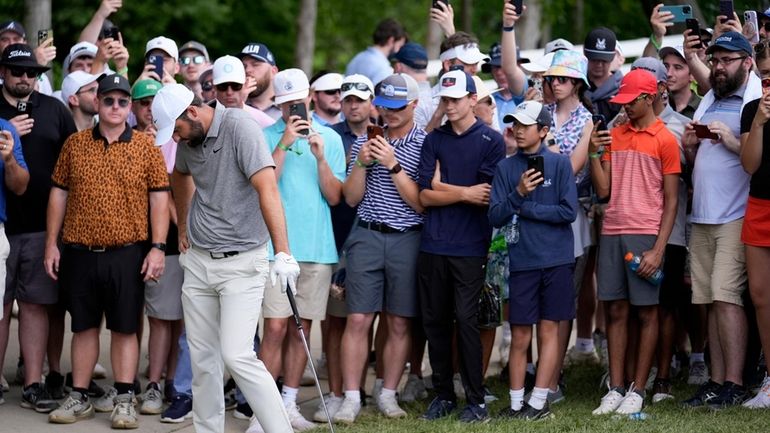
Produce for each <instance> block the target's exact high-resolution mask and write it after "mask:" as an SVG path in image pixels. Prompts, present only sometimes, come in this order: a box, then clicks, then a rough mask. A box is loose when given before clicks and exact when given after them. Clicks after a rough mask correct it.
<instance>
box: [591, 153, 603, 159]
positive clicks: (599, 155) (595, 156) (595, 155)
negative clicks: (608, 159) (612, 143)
mask: <svg viewBox="0 0 770 433" xmlns="http://www.w3.org/2000/svg"><path fill="white" fill-rule="evenodd" d="M601 156H602V154H601V153H599V152H592V153H589V154H588V157H589V158H593V159H596V158H599V157H601Z"/></svg>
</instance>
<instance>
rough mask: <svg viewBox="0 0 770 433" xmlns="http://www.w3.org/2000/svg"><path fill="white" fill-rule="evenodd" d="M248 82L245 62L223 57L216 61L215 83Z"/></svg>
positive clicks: (231, 57) (235, 58)
mask: <svg viewBox="0 0 770 433" xmlns="http://www.w3.org/2000/svg"><path fill="white" fill-rule="evenodd" d="M245 82H246V70H245V69H244V68H243V62H241V60H240V59H239V58H237V57H233V56H222V57H220V58H218V59H216V60H215V61H214V71H213V83H214V85H215V86H216V85H217V84H222V83H238V84H243V83H245Z"/></svg>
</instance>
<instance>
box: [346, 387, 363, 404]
mask: <svg viewBox="0 0 770 433" xmlns="http://www.w3.org/2000/svg"><path fill="white" fill-rule="evenodd" d="M345 400H353V401H355V402H356V403H359V404H360V403H361V391H359V390H357V389H355V390H352V391H345Z"/></svg>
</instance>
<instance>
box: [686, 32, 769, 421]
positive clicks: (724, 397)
mask: <svg viewBox="0 0 770 433" xmlns="http://www.w3.org/2000/svg"><path fill="white" fill-rule="evenodd" d="M706 53H707V54H710V55H711V58H710V59H709V64H710V65H711V72H710V74H709V82H710V83H711V90H709V92H708V93H706V95H705V96H704V97H703V101H702V102H701V104H700V106H699V107H698V110H697V111H696V112H695V116H694V117H693V119H694V121H693V122H692V123H691V124H690V125H688V126H687V129H686V131H685V134H684V136H683V137H682V143H683V144H684V147H685V156H686V157H687V159H688V162H690V163H693V161H694V169H693V174H692V179H693V199H692V216H691V221H692V223H693V224H692V234H691V236H690V254H691V258H690V263H691V264H690V274H691V275H692V302H693V304H705V305H707V307H708V347H709V353H710V354H711V380H709V381H708V382H706V383H705V384H703V385H701V387H700V388H699V389H698V391H697V392H696V393H695V395H694V396H693V397H692V398H691V399H689V400H687V401H685V402H684V404H685V405H686V406H690V407H697V406H704V405H709V406H712V407H715V408H721V407H725V406H734V405H739V404H741V403H742V402H743V401H744V400H746V399H747V398H748V397H749V394H748V391H747V390H746V387H745V386H744V385H743V365H744V359H745V356H746V340H747V333H748V324H747V320H746V313H745V311H744V309H743V295H744V291H745V290H746V286H747V276H746V260H745V255H744V246H743V243H742V242H741V229H742V227H743V216H744V213H745V210H746V202H747V200H748V193H749V179H750V176H749V175H748V174H747V173H746V172H745V171H744V170H743V167H742V166H741V162H740V158H739V154H740V148H741V142H740V139H739V131H740V115H741V111H742V110H743V107H744V106H745V105H746V103H747V102H749V101H752V100H754V99H757V98H759V97H761V96H762V87H761V83H760V79H759V77H757V76H756V75H755V74H754V73H753V72H751V68H752V63H753V61H752V58H751V53H752V48H751V44H749V42H748V41H747V40H746V38H744V37H743V35H741V34H740V33H737V32H732V31H731V32H726V33H724V34H722V36H720V37H718V38H717V39H716V40H715V41H714V44H713V45H711V46H710V47H709V48H708V49H707V50H706ZM699 125H704V126H706V127H707V128H708V132H709V133H712V134H713V135H712V136H711V137H705V136H704V134H703V133H702V132H701V133H696V129H695V128H698V127H700V126H699Z"/></svg>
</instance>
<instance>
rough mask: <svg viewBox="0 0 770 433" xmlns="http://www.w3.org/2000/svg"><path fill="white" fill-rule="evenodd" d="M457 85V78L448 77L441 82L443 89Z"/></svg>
mask: <svg viewBox="0 0 770 433" xmlns="http://www.w3.org/2000/svg"><path fill="white" fill-rule="evenodd" d="M455 84H457V79H456V78H455V77H446V78H444V79H442V80H441V87H452V86H454V85H455Z"/></svg>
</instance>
